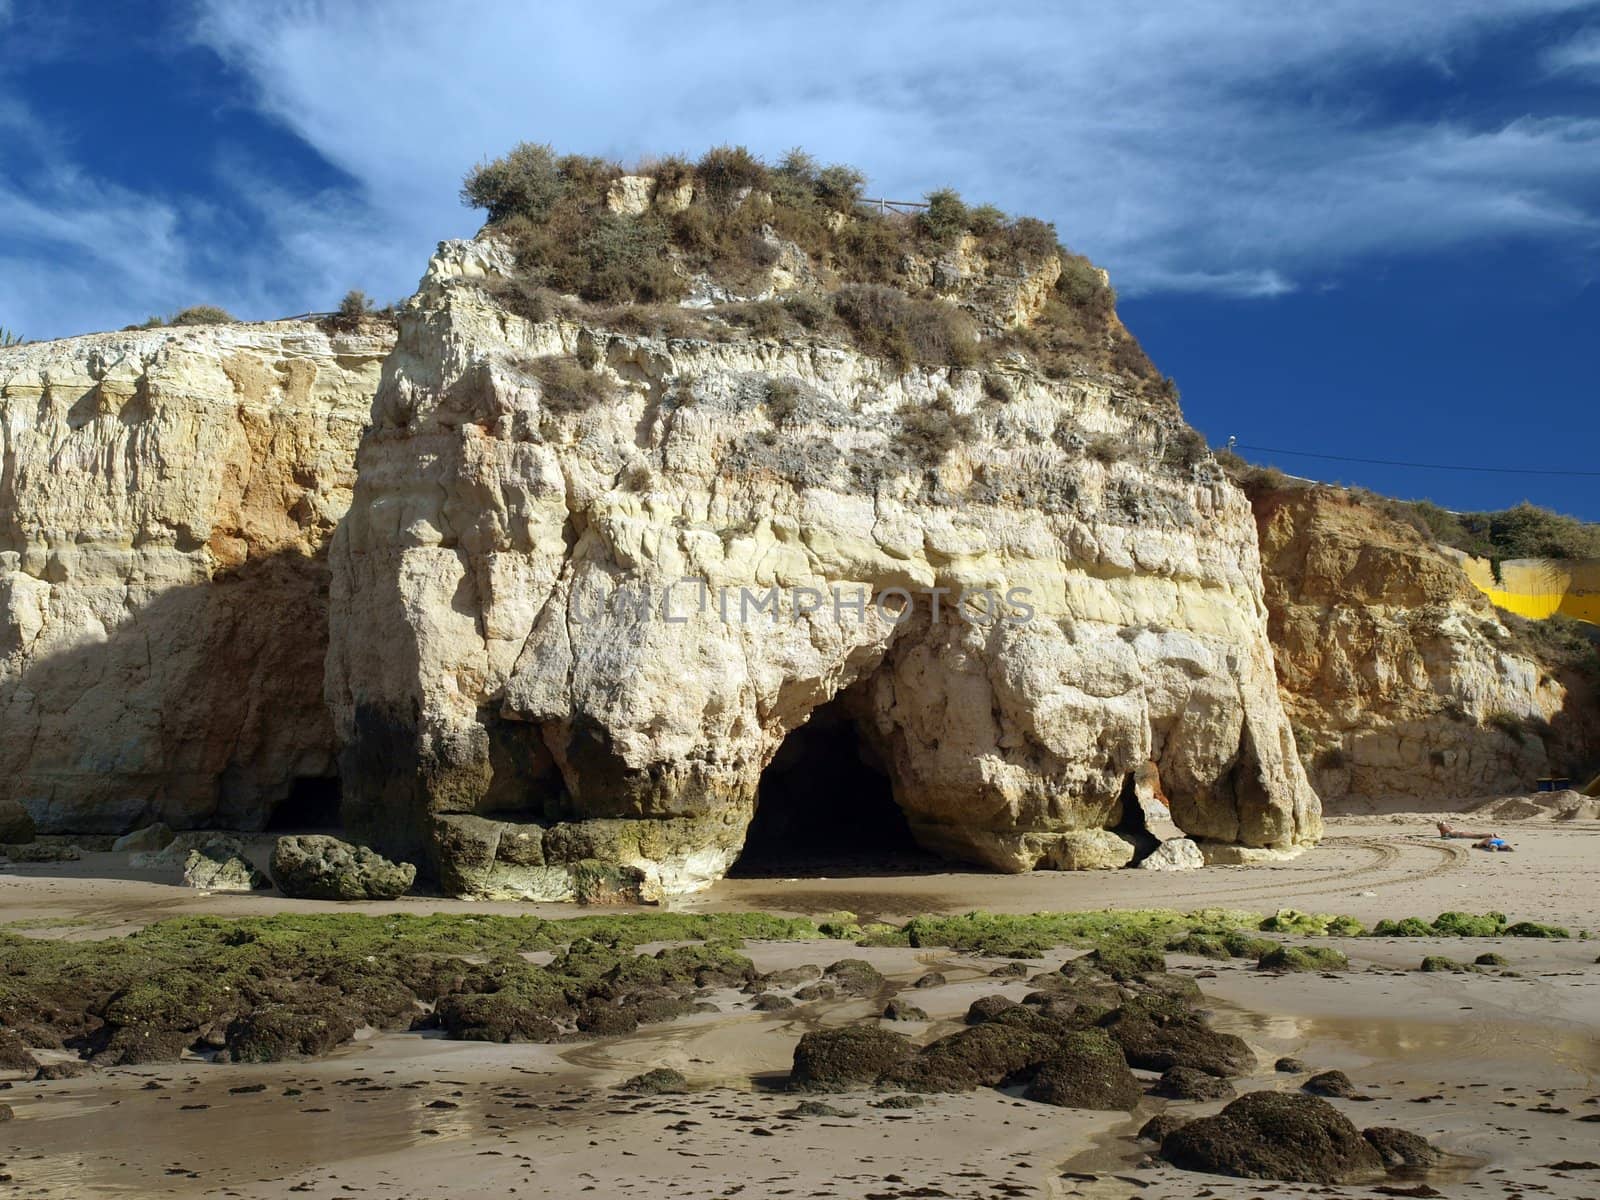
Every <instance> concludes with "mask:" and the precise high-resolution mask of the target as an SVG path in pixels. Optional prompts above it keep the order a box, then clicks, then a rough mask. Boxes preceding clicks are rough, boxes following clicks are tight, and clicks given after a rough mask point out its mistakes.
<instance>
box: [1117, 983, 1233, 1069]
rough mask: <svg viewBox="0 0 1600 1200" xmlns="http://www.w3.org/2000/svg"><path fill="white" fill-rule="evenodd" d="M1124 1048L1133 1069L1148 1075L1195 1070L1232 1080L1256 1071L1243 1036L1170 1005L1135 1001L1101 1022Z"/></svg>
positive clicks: (1181, 1007) (1167, 1003)
mask: <svg viewBox="0 0 1600 1200" xmlns="http://www.w3.org/2000/svg"><path fill="white" fill-rule="evenodd" d="M1101 1025H1102V1026H1103V1027H1104V1028H1105V1031H1106V1032H1107V1033H1108V1034H1110V1035H1111V1037H1112V1038H1113V1039H1114V1040H1115V1041H1116V1043H1117V1044H1118V1045H1119V1046H1121V1047H1122V1053H1123V1055H1124V1056H1125V1057H1126V1058H1127V1060H1128V1063H1129V1065H1130V1066H1134V1067H1138V1068H1140V1069H1142V1070H1146V1071H1166V1070H1169V1069H1170V1068H1172V1067H1192V1068H1193V1069H1195V1070H1197V1071H1204V1072H1206V1073H1207V1074H1209V1075H1217V1076H1221V1077H1223V1078H1231V1077H1232V1076H1235V1075H1245V1074H1248V1073H1249V1072H1250V1071H1251V1070H1253V1069H1254V1068H1255V1065H1256V1056H1255V1054H1254V1053H1253V1052H1252V1051H1251V1049H1250V1047H1249V1046H1248V1045H1247V1044H1246V1043H1245V1041H1244V1039H1243V1038H1240V1037H1237V1036H1235V1035H1234V1034H1231V1033H1221V1032H1219V1031H1217V1030H1215V1029H1212V1028H1211V1027H1210V1026H1209V1025H1207V1024H1206V1023H1205V1022H1204V1021H1203V1020H1201V1018H1200V1017H1199V1016H1197V1015H1196V1014H1195V1013H1193V1012H1191V1011H1189V1010H1188V1009H1187V1008H1184V1007H1183V1006H1181V1005H1179V1004H1176V1003H1173V1002H1171V1001H1166V1000H1161V1001H1149V1000H1141V999H1137V998H1136V999H1135V1000H1134V1001H1130V1002H1129V1003H1127V1004H1125V1005H1123V1006H1122V1007H1121V1008H1118V1009H1115V1010H1113V1011H1112V1012H1110V1013H1108V1014H1107V1015H1106V1016H1105V1017H1103V1018H1102V1019H1101Z"/></svg>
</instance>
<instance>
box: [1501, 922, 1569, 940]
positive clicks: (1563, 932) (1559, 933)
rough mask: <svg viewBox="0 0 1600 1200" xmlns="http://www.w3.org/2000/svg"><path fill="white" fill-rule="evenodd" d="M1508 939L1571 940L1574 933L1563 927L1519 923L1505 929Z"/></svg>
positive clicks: (1537, 923) (1536, 923)
mask: <svg viewBox="0 0 1600 1200" xmlns="http://www.w3.org/2000/svg"><path fill="white" fill-rule="evenodd" d="M1505 934H1506V936H1507V937H1525V938H1570V937H1571V936H1572V931H1571V930H1570V929H1567V928H1566V927H1565V926H1562V925H1541V924H1540V923H1539V922H1538V921H1518V922H1517V923H1516V924H1515V925H1507V926H1506V928H1505Z"/></svg>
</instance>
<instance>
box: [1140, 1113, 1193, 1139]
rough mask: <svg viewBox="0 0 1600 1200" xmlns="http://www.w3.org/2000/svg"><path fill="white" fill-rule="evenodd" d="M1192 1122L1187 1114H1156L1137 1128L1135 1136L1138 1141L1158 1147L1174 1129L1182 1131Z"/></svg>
mask: <svg viewBox="0 0 1600 1200" xmlns="http://www.w3.org/2000/svg"><path fill="white" fill-rule="evenodd" d="M1192 1120H1194V1118H1193V1117H1191V1116H1189V1114H1187V1113H1176V1112H1164V1113H1157V1114H1156V1115H1155V1116H1153V1117H1151V1118H1150V1119H1149V1120H1148V1121H1146V1122H1145V1123H1144V1124H1143V1125H1141V1126H1139V1132H1138V1134H1137V1135H1136V1136H1137V1137H1138V1138H1139V1140H1140V1141H1144V1142H1155V1143H1156V1144H1157V1145H1158V1146H1159V1145H1160V1144H1161V1143H1162V1142H1163V1141H1164V1140H1165V1139H1166V1136H1167V1134H1169V1133H1171V1132H1172V1131H1173V1130H1174V1129H1182V1128H1183V1127H1184V1126H1185V1125H1187V1124H1188V1123H1189V1122H1190V1121H1192Z"/></svg>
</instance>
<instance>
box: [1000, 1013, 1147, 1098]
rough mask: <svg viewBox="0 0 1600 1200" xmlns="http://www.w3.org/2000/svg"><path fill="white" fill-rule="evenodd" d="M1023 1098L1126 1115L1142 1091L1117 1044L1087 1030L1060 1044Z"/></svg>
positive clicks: (1102, 1035)
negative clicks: (1115, 1111)
mask: <svg viewBox="0 0 1600 1200" xmlns="http://www.w3.org/2000/svg"><path fill="white" fill-rule="evenodd" d="M1024 1095H1025V1096H1026V1097H1027V1099H1029V1100H1037V1101H1039V1102H1040V1103H1042V1104H1054V1105H1058V1106H1060V1107H1062V1108H1091V1109H1098V1110H1103V1111H1108V1112H1109V1111H1114V1110H1121V1111H1124V1112H1127V1111H1131V1110H1132V1109H1134V1108H1136V1107H1137V1106H1138V1104H1139V1096H1140V1090H1139V1081H1138V1080H1137V1079H1135V1078H1134V1077H1133V1072H1132V1071H1131V1070H1129V1069H1128V1063H1127V1060H1126V1059H1124V1058H1123V1057H1122V1051H1121V1049H1120V1048H1119V1047H1118V1046H1117V1044H1116V1043H1115V1042H1114V1041H1112V1040H1111V1039H1110V1038H1109V1037H1107V1036H1106V1035H1105V1034H1104V1033H1103V1032H1102V1031H1100V1030H1098V1029H1085V1030H1082V1031H1081V1032H1077V1033H1069V1034H1067V1035H1066V1036H1065V1037H1063V1038H1062V1039H1061V1040H1060V1041H1059V1042H1058V1043H1057V1045H1056V1051H1055V1053H1054V1054H1053V1055H1051V1056H1050V1057H1049V1058H1047V1059H1045V1060H1044V1062H1042V1063H1040V1064H1039V1067H1038V1069H1037V1070H1036V1071H1035V1072H1034V1075H1033V1078H1032V1079H1031V1080H1029V1081H1028V1089H1027V1091H1026V1092H1025V1093H1024Z"/></svg>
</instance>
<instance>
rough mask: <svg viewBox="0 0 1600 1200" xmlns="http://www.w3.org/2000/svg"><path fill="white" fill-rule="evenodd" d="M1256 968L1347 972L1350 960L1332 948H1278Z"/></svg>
mask: <svg viewBox="0 0 1600 1200" xmlns="http://www.w3.org/2000/svg"><path fill="white" fill-rule="evenodd" d="M1256 966H1257V968H1258V969H1259V970H1262V971H1347V970H1349V969H1350V960H1349V959H1348V958H1346V957H1345V956H1344V952H1343V951H1342V950H1335V949H1334V948H1333V947H1332V946H1278V947H1276V948H1275V949H1272V950H1269V951H1268V952H1267V953H1265V954H1263V955H1262V956H1261V958H1260V960H1259V961H1258V962H1257V963H1256Z"/></svg>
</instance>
